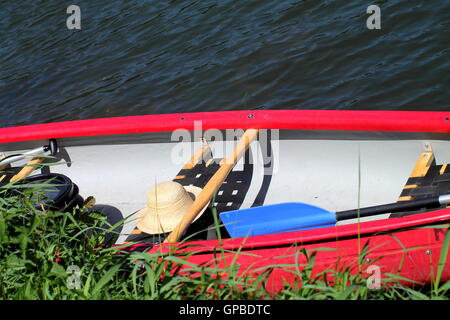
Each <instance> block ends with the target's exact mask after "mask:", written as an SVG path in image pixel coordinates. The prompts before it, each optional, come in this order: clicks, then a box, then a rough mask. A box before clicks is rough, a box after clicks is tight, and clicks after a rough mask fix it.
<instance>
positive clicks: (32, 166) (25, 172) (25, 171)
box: [9, 157, 45, 182]
mask: <svg viewBox="0 0 450 320" xmlns="http://www.w3.org/2000/svg"><path fill="white" fill-rule="evenodd" d="M44 160H45V158H42V157H36V158H33V159H31V160H30V161H28V163H27V164H26V165H25V167H23V168H22V170H20V171H19V173H17V174H16V175H15V176H13V177H12V178H11V180H9V181H10V182H14V181H17V180H21V179H24V178H26V177H28V176H29V175H30V174H31V173H32V172H33V171H34V170H36V169H37V168H38V166H36V165H37V164H39V163H42V162H43V161H44Z"/></svg>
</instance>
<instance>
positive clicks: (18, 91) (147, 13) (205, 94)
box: [0, 0, 450, 127]
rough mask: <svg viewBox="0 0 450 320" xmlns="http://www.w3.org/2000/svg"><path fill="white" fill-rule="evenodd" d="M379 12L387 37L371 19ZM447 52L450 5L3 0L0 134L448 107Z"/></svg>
mask: <svg viewBox="0 0 450 320" xmlns="http://www.w3.org/2000/svg"><path fill="white" fill-rule="evenodd" d="M373 4H375V5H378V6H379V8H380V12H381V15H380V21H381V29H373V30H370V29H368V28H367V25H366V21H367V19H368V18H369V17H370V16H371V14H368V13H367V12H366V9H367V7H368V6H370V5H373ZM69 5H77V6H78V7H79V8H80V13H81V14H80V20H79V21H80V27H81V29H79V30H77V29H68V27H67V24H66V21H67V19H68V18H71V17H73V16H72V13H73V12H71V13H69V14H68V13H67V11H66V10H67V7H68V6H69ZM69 20H70V19H69ZM70 21H75V20H70ZM449 44H450V1H447V0H446V1H444V0H428V1H417V0H409V1H406V0H390V1H361V0H341V1H337V0H336V1H334V0H303V1H297V0H290V1H285V0H257V1H254V0H246V1H242V0H239V1H238V0H220V1H212V0H201V1H190V0H185V1H181V0H173V1H166V0H158V1H156V0H155V1H112V0H96V1H82V0H71V1H48V0H46V1H43V0H22V1H6V0H1V1H0V112H1V115H2V116H1V117H0V127H6V126H16V125H24V124H33V123H45V122H55V121H66V120H76V119H89V118H99V117H116V116H125V115H142V114H159V113H174V112H197V111H218V110H240V109H241V110H242V109H288V108H289V109H353V110H358V109H363V110H368V109H385V110H433V111H436V110H450V90H449V87H450V59H449V58H450V50H449V47H450V45H449Z"/></svg>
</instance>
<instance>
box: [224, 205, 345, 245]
mask: <svg viewBox="0 0 450 320" xmlns="http://www.w3.org/2000/svg"><path fill="white" fill-rule="evenodd" d="M220 219H221V220H222V222H223V223H224V224H225V228H226V229H227V231H228V233H229V234H230V236H231V237H233V238H237V237H247V236H249V237H250V236H257V235H264V234H273V233H281V232H290V231H297V230H305V229H315V228H324V227H330V226H334V225H335V224H336V214H335V213H334V212H329V211H327V210H325V209H322V208H319V207H315V206H312V205H309V204H306V203H299V202H288V203H280V204H272V205H267V206H261V207H252V208H248V209H242V210H233V211H227V212H222V213H221V214H220Z"/></svg>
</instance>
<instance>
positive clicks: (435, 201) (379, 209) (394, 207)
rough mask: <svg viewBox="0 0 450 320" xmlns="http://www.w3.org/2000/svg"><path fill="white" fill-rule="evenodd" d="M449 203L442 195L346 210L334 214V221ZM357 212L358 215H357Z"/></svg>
mask: <svg viewBox="0 0 450 320" xmlns="http://www.w3.org/2000/svg"><path fill="white" fill-rule="evenodd" d="M449 203H450V195H443V196H439V197H433V198H428V199H421V200H411V201H401V202H395V203H389V204H383V205H379V206H373V207H366V208H360V209H353V210H346V211H339V212H336V220H337V221H341V220H347V219H355V218H358V217H360V218H362V217H367V216H373V215H377V214H382V213H392V212H401V211H406V210H414V209H421V208H432V207H439V206H441V205H445V204H449ZM358 212H359V213H358Z"/></svg>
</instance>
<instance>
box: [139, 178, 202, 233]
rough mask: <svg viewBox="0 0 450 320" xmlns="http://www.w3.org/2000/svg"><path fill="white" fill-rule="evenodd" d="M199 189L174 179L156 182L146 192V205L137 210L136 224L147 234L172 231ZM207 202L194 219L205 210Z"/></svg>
mask: <svg viewBox="0 0 450 320" xmlns="http://www.w3.org/2000/svg"><path fill="white" fill-rule="evenodd" d="M201 191H202V189H201V188H199V187H195V186H182V185H181V184H179V183H178V182H174V181H169V182H162V183H159V184H157V185H156V186H155V187H154V188H152V189H150V191H149V192H148V194H147V206H146V207H145V208H143V209H141V210H139V211H138V214H137V223H136V226H137V227H138V228H139V229H140V230H141V231H144V232H145V233H149V234H160V233H167V232H170V231H172V230H173V229H175V227H176V226H177V225H178V223H179V222H180V221H181V219H182V218H183V216H184V214H185V213H186V212H187V211H188V210H189V208H190V207H191V206H192V203H193V202H194V200H195V199H196V198H197V196H198V195H199V193H200V192H201ZM208 204H209V203H208ZM208 204H207V205H206V206H205V207H204V208H203V209H202V210H201V211H200V213H199V214H198V215H197V217H196V218H195V220H197V219H198V218H200V216H201V215H202V214H203V213H204V212H205V210H206V208H207V207H208ZM195 220H194V221H195Z"/></svg>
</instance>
